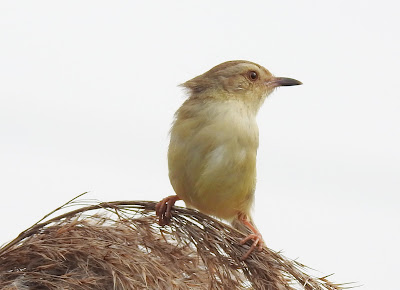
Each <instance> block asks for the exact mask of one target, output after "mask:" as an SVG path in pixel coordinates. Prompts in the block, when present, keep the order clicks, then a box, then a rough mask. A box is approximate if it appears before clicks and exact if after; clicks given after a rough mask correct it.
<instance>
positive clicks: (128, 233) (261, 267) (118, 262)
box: [0, 201, 342, 290]
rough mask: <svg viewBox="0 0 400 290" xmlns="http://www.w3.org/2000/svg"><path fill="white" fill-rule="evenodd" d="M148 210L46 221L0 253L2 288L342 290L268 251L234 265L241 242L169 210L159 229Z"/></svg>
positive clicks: (193, 215) (202, 219)
mask: <svg viewBox="0 0 400 290" xmlns="http://www.w3.org/2000/svg"><path fill="white" fill-rule="evenodd" d="M71 203H74V202H72V201H71V202H69V203H67V204H66V205H64V206H63V207H60V208H58V209H57V210H55V211H54V212H52V213H51V214H54V213H55V212H57V211H59V210H61V209H64V208H65V206H70V205H71ZM154 206H155V202H151V201H116V202H103V203H97V204H93V205H88V206H84V207H81V208H78V209H76V210H73V211H70V212H67V213H64V214H62V215H60V216H58V217H55V218H49V215H50V214H49V215H47V216H46V217H45V218H44V220H41V221H40V222H39V223H37V224H35V225H33V226H32V227H31V228H29V229H27V230H26V231H24V232H22V233H21V234H20V235H19V236H18V237H17V238H16V239H15V240H13V241H12V242H10V243H9V244H7V245H5V246H3V247H2V248H1V249H0V288H1V289H329V290H331V289H342V288H341V285H338V284H333V283H331V282H329V281H328V280H327V279H326V277H323V278H315V277H312V276H310V275H308V274H306V272H305V271H306V270H307V267H305V266H304V265H302V264H300V263H298V262H296V261H292V260H288V259H287V258H285V257H284V256H282V255H281V254H280V253H277V252H274V251H273V250H271V249H268V248H265V249H264V250H263V252H260V253H259V252H257V253H256V254H252V255H251V256H250V257H249V259H247V260H246V261H244V262H243V261H240V257H241V256H242V255H243V254H244V253H245V252H246V251H247V249H248V245H246V246H240V245H239V241H240V240H241V239H242V238H243V236H244V235H243V234H242V233H240V232H238V231H236V230H234V229H233V228H231V227H230V226H228V225H226V224H224V223H222V222H220V221H218V220H215V219H213V218H211V217H209V216H206V215H204V214H201V213H199V212H198V211H195V210H192V209H186V208H180V207H175V208H174V211H173V218H172V222H171V225H170V226H166V227H164V228H161V227H159V226H158V224H157V220H156V216H155V213H154Z"/></svg>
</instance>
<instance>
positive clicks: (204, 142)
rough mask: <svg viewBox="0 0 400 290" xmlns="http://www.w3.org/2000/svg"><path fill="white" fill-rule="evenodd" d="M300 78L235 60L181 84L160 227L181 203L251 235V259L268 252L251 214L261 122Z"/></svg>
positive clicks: (158, 210)
mask: <svg viewBox="0 0 400 290" xmlns="http://www.w3.org/2000/svg"><path fill="white" fill-rule="evenodd" d="M301 84H302V83H301V82H300V81H298V80H296V79H292V78H286V77H275V76H274V75H272V74H271V73H270V72H269V71H268V70H267V69H265V68H264V67H262V66H261V65H258V64H256V63H254V62H250V61H246V60H233V61H227V62H224V63H221V64H219V65H217V66H215V67H213V68H211V69H210V70H209V71H207V72H205V73H203V74H201V75H199V76H197V77H195V78H193V79H191V80H188V81H187V82H185V83H183V84H181V86H182V87H183V88H184V89H185V90H186V92H187V95H188V98H187V99H186V100H185V101H184V102H183V104H182V105H181V107H180V108H179V109H178V110H177V111H176V113H175V116H174V121H173V123H172V127H171V130H170V144H169V148H168V170H169V179H170V182H171V185H172V187H173V189H174V191H175V193H176V194H175V195H171V196H168V197H166V198H164V199H162V200H161V201H160V202H158V203H157V204H156V215H157V216H158V220H159V224H160V225H161V226H164V225H167V224H169V222H170V220H171V217H172V213H171V210H172V206H173V205H174V204H175V202H176V201H177V200H183V201H184V202H185V205H186V206H187V207H190V208H195V209H197V210H199V211H200V212H202V213H204V214H207V215H211V216H214V217H217V218H220V219H223V220H226V221H228V222H230V223H231V224H232V225H233V226H234V227H235V228H237V229H239V228H243V226H244V228H245V229H248V231H247V233H248V235H247V236H246V237H245V238H244V239H242V240H241V241H240V244H241V245H243V244H245V243H246V242H247V241H252V244H251V246H250V248H249V250H248V251H247V252H246V253H245V254H244V255H243V256H242V257H241V259H242V260H246V259H247V258H248V257H249V256H250V254H251V253H252V252H253V251H254V250H255V249H256V248H257V249H258V250H259V251H261V250H262V248H263V246H264V240H263V238H262V235H261V233H260V232H259V231H258V229H257V228H256V226H255V224H254V222H253V220H252V218H251V211H252V207H253V204H254V193H255V188H256V155H257V150H258V145H259V130H258V125H257V122H256V116H257V113H258V111H259V109H260V107H261V106H262V105H263V103H264V101H265V99H266V98H267V96H268V95H270V94H271V93H272V92H273V91H274V90H275V89H276V88H277V87H281V86H295V85H301Z"/></svg>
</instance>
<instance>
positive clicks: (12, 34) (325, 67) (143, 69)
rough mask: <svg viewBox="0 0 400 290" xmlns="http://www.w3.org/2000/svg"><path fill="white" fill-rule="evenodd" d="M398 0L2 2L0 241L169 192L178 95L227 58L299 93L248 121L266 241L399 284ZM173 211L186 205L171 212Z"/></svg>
mask: <svg viewBox="0 0 400 290" xmlns="http://www.w3.org/2000/svg"><path fill="white" fill-rule="evenodd" d="M399 11H400V4H398V2H397V1H306V0H305V1H251V2H250V1H249V2H244V1H201V2H198V3H197V4H194V3H193V2H189V1H63V2H61V1H1V2H0V178H1V180H0V193H1V201H2V202H1V204H0V244H2V243H5V242H7V241H9V240H11V239H12V238H14V237H16V236H17V235H18V234H19V233H20V232H21V231H23V230H24V229H26V228H27V227H29V226H30V225H31V224H33V223H34V222H36V221H37V220H38V219H40V218H41V217H42V216H43V215H45V214H46V213H48V212H49V211H51V210H53V209H54V208H56V207H58V206H59V205H61V204H63V203H64V202H66V201H67V200H69V199H71V198H73V197H74V196H76V195H78V194H80V193H82V192H85V191H90V193H89V194H88V195H87V197H86V198H92V199H98V200H102V201H112V200H126V199H129V200H160V199H161V198H163V197H165V196H167V195H171V194H173V189H172V187H171V186H170V183H169V179H168V172H167V159H166V151H167V147H168V130H169V128H170V124H171V121H172V117H173V114H174V112H175V111H176V109H178V107H179V106H180V104H181V103H182V102H183V100H184V99H185V95H184V92H183V91H182V90H181V89H180V88H179V87H178V86H177V85H178V84H180V83H182V82H185V81H186V80H188V79H190V78H192V77H194V76H196V75H199V74H201V73H203V72H205V71H206V70H208V69H210V68H211V67H213V66H215V65H217V64H219V63H221V62H224V61H227V60H235V59H245V60H250V61H254V62H257V63H259V64H261V65H263V66H265V67H266V68H267V69H269V70H270V71H271V72H272V73H273V74H275V75H277V76H286V77H292V78H296V79H298V80H300V81H302V82H303V83H304V85H303V86H296V87H285V88H280V89H279V90H277V91H276V92H274V94H273V95H272V96H270V97H269V98H268V99H267V101H266V102H265V104H264V106H263V108H262V109H261V110H260V112H259V115H258V124H259V128H260V148H259V152H258V160H257V162H258V164H257V167H258V183H257V190H256V205H255V208H254V217H255V222H256V224H257V226H258V228H259V229H260V231H261V233H262V234H263V236H264V239H265V241H266V243H267V245H268V246H269V247H270V248H272V249H274V250H282V251H283V253H284V254H285V255H286V256H287V257H289V258H297V259H298V260H299V261H300V262H302V263H304V264H306V265H308V266H310V267H312V268H314V269H317V270H319V271H320V272H321V273H320V275H321V276H322V275H324V274H330V273H335V275H333V276H332V277H331V280H333V281H336V282H351V281H356V282H358V284H361V285H364V286H363V287H362V289H371V290H372V289H388V290H390V289H398V288H399V286H398V281H397V279H396V277H398V273H399V266H398V263H399V259H400V251H399V248H398V247H399V245H400V211H399V207H400V206H399V205H400V198H399V194H400V151H399V148H400V113H399V112H400V86H399V83H400V82H399V79H398V78H399V71H398V70H399V67H400V56H399V52H400V37H399V36H400V31H399V30H400V29H399V27H400V17H399ZM178 204H179V205H183V204H182V203H178Z"/></svg>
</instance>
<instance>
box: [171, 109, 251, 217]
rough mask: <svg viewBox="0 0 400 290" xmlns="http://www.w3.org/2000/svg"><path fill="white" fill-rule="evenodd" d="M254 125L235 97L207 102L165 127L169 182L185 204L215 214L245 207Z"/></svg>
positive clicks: (247, 204) (248, 204)
mask: <svg viewBox="0 0 400 290" xmlns="http://www.w3.org/2000/svg"><path fill="white" fill-rule="evenodd" d="M257 147H258V128H257V124H256V121H255V116H254V115H253V113H251V112H250V111H249V110H248V109H247V108H246V107H245V106H244V105H243V104H241V103H240V102H237V101H232V102H224V103H217V104H213V106H209V107H205V108H203V110H202V111H201V112H198V113H197V114H193V115H192V116H190V118H182V119H179V114H178V116H177V120H176V122H175V123H174V125H173V128H172V130H171V142H170V147H169V152H168V161H169V171H170V180H171V184H172V186H173V187H174V190H175V191H176V193H177V194H178V196H180V197H181V198H182V199H183V200H184V201H185V202H186V203H187V204H188V205H190V206H192V207H195V208H197V209H199V210H200V211H202V212H204V213H207V214H211V215H214V216H217V217H221V218H225V219H228V218H231V217H232V216H234V215H235V214H236V213H237V212H238V211H245V212H248V211H249V210H250V207H251V203H252V200H253V194H254V189H255V178H256V154H257Z"/></svg>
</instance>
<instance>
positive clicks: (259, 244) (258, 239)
mask: <svg viewBox="0 0 400 290" xmlns="http://www.w3.org/2000/svg"><path fill="white" fill-rule="evenodd" d="M250 240H253V244H252V245H251V247H250V249H249V250H248V251H247V252H246V254H244V255H243V256H242V258H241V260H242V261H244V260H246V259H247V258H248V257H249V256H250V254H251V253H252V252H253V251H254V250H255V249H256V248H257V249H258V251H260V252H261V251H262V249H263V246H264V241H263V239H262V236H261V234H260V233H259V232H258V231H257V232H256V233H253V234H250V235H248V236H247V237H245V238H244V239H243V240H241V241H240V244H241V245H244V244H245V243H246V242H247V241H250Z"/></svg>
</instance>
